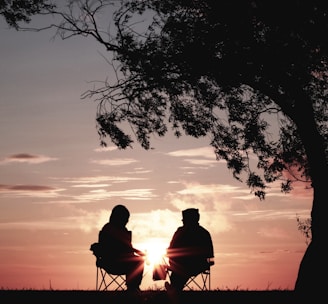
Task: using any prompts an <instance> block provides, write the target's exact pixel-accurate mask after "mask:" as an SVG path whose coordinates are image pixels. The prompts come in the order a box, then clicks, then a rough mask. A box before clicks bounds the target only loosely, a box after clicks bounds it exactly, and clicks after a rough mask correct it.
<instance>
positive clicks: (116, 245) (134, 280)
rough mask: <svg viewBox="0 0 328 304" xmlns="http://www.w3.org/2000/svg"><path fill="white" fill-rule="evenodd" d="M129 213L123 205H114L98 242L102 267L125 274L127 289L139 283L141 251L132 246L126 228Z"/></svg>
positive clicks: (141, 270) (141, 274) (137, 287)
mask: <svg viewBox="0 0 328 304" xmlns="http://www.w3.org/2000/svg"><path fill="white" fill-rule="evenodd" d="M129 216H130V213H129V211H128V209H127V208H126V207H125V206H123V205H116V206H115V207H114V208H113V210H112V213H111V216H110V218H109V222H108V223H106V224H105V225H104V226H103V228H102V229H101V230H100V232H99V239H98V242H99V244H100V245H101V247H102V251H103V261H102V262H103V268H104V269H105V270H106V271H107V272H109V273H124V274H126V284H127V287H128V290H138V289H139V285H140V284H141V280H142V276H143V270H144V258H143V253H142V252H141V251H139V250H137V249H135V248H134V247H133V246H132V242H131V235H132V233H131V231H129V230H128V229H127V228H126V224H127V223H128V220H129Z"/></svg>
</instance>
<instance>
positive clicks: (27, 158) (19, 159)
mask: <svg viewBox="0 0 328 304" xmlns="http://www.w3.org/2000/svg"><path fill="white" fill-rule="evenodd" d="M57 159H58V158H55V157H49V156H45V155H33V154H29V153H18V154H13V155H10V156H7V157H5V158H4V159H2V160H0V164H2V165H3V164H9V163H27V164H41V163H45V162H49V161H55V160H57Z"/></svg>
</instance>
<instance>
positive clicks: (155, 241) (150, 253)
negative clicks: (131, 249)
mask: <svg viewBox="0 0 328 304" xmlns="http://www.w3.org/2000/svg"><path fill="white" fill-rule="evenodd" d="M140 248H141V249H142V250H143V251H144V252H145V254H146V265H149V266H151V267H153V266H154V265H156V264H163V259H164V257H165V254H166V249H167V242H163V241H162V240H161V239H159V238H152V239H149V240H147V242H145V243H142V244H141V245H140Z"/></svg>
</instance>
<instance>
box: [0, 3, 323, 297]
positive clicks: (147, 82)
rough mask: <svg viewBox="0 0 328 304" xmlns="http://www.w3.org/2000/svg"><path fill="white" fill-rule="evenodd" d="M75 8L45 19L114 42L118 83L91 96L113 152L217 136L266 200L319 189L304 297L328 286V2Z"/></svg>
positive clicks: (218, 146) (231, 165)
mask: <svg viewBox="0 0 328 304" xmlns="http://www.w3.org/2000/svg"><path fill="white" fill-rule="evenodd" d="M47 2H48V1H44V3H47ZM67 3H68V5H67V7H61V8H60V9H59V8H55V7H52V6H43V7H42V11H41V13H42V14H53V15H55V16H56V17H58V18H56V20H58V23H56V24H53V25H52V26H53V27H55V28H56V29H57V34H58V35H59V36H60V37H61V38H62V39H67V38H70V37H72V36H83V37H93V38H94V39H95V40H96V41H97V42H98V43H100V44H101V45H103V46H104V48H105V50H106V51H108V52H109V54H110V59H109V64H110V66H111V68H112V69H113V71H114V72H115V75H116V81H113V82H108V81H106V80H105V81H104V82H95V84H94V87H93V88H91V89H90V90H88V91H87V92H85V94H84V95H82V96H83V97H85V98H86V97H90V98H92V99H93V100H96V101H98V110H97V114H96V120H97V124H98V132H99V135H100V138H101V139H100V141H101V144H102V145H106V144H107V139H109V140H110V141H111V142H113V143H114V144H116V145H117V146H118V147H119V148H122V149H126V148H128V147H132V146H133V144H134V141H137V143H139V144H141V146H142V147H143V148H145V149H149V148H151V138H152V135H159V136H164V135H165V134H166V133H167V131H168V130H169V128H171V129H172V130H173V132H174V134H175V135H176V136H178V137H179V136H181V135H183V134H185V135H188V136H193V137H196V138H199V137H204V136H208V138H209V139H210V145H211V146H212V147H213V150H214V152H215V154H216V156H217V159H218V160H219V159H224V160H225V161H226V163H227V167H228V169H230V170H231V172H232V175H233V177H234V178H236V179H238V180H240V181H245V182H246V184H247V185H248V186H249V187H250V189H251V190H252V191H253V192H254V194H255V195H256V196H258V197H259V199H261V200H263V199H265V194H266V192H267V188H268V186H269V184H270V183H277V182H281V190H282V191H283V192H288V191H292V189H293V183H294V182H296V181H298V182H300V181H302V182H304V184H305V185H308V186H309V187H312V190H313V205H312V210H311V233H312V234H311V236H312V237H311V242H310V244H309V246H308V247H307V250H306V252H305V254H304V257H303V259H302V261H301V264H300V267H299V273H298V278H297V281H296V284H295V290H296V291H300V292H302V291H304V292H314V291H322V290H324V289H323V288H324V282H325V280H323V279H322V278H324V277H325V269H327V261H326V258H325V254H324V250H323V248H324V244H325V239H326V237H327V232H326V224H325V218H326V212H325V211H326V205H327V198H326V195H327V194H326V190H327V176H328V167H327V159H328V148H327V136H328V125H327V110H328V103H327V92H328V82H327V67H328V38H327V37H328V2H325V1H319V0H312V1H310V0H309V1H306V0H288V1H261V0H252V1H251V0H249V1H247V0H227V1H217V0H144V1H141V0H131V1H126V0H122V1H118V0H117V1H110V0H102V1H101V0H98V1H96V0H93V1H87V0H84V1H82V0H80V1H67ZM48 4H49V3H48ZM0 13H1V11H0ZM37 13H38V12H37ZM5 17H6V16H5ZM22 20H23V21H24V19H22ZM11 21H13V19H12V20H11ZM16 21H17V22H16V23H11V24H12V25H15V26H16V28H17V29H23V28H22V27H20V26H19V25H18V22H19V21H20V20H16ZM38 30H40V29H38ZM274 122H275V123H276V124H275V128H276V132H275V134H272V133H271V132H272V130H273V129H272V125H273V123H274ZM254 156H256V161H254Z"/></svg>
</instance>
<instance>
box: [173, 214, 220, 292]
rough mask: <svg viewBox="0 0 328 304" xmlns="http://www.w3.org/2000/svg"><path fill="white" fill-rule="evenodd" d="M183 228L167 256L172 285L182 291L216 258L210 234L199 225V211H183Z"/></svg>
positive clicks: (175, 234)
mask: <svg viewBox="0 0 328 304" xmlns="http://www.w3.org/2000/svg"><path fill="white" fill-rule="evenodd" d="M182 217H183V226H181V227H179V228H178V229H177V230H176V232H175V233H174V235H173V237H172V239H171V242H170V245H169V248H168V251H167V255H168V257H169V265H170V270H171V278H170V280H171V285H172V287H173V288H175V289H177V290H181V289H182V288H183V286H184V284H185V283H186V282H187V280H188V278H189V277H190V276H193V275H197V274H199V273H200V272H202V271H204V270H205V269H207V268H208V259H209V258H213V257H214V250H213V243H212V238H211V235H210V233H209V232H208V231H207V230H206V229H205V228H204V227H202V226H200V225H199V223H198V221H199V213H198V209H194V208H189V209H186V210H184V211H182Z"/></svg>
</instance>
